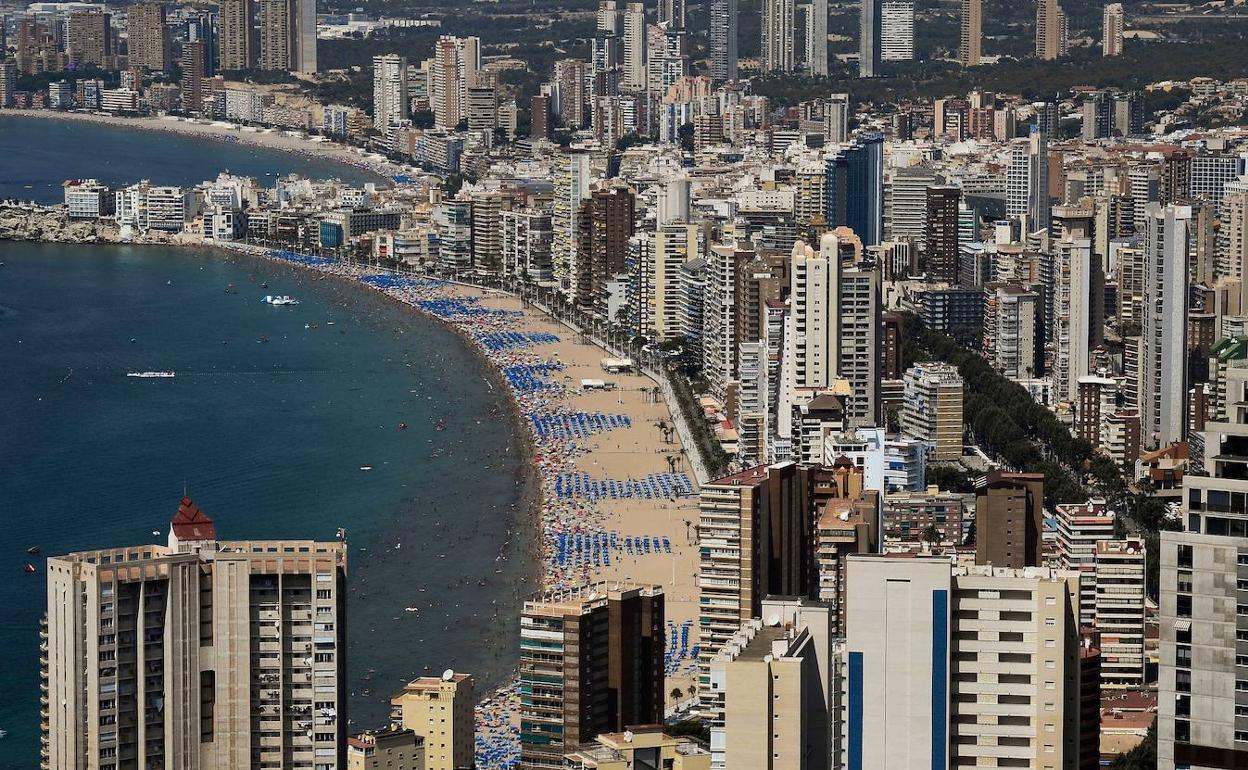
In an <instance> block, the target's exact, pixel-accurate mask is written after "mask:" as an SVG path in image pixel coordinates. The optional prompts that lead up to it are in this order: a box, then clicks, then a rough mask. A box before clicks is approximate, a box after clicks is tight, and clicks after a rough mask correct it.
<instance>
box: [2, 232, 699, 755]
mask: <svg viewBox="0 0 1248 770" xmlns="http://www.w3.org/2000/svg"><path fill="white" fill-rule="evenodd" d="M47 211H48V210H47V209H41V210H40V211H39V212H35V215H39V214H46V213H47ZM65 235H67V233H65V232H42V233H40V234H39V235H38V236H37V237H35V238H34V239H33V240H39V241H43V242H68V243H74V242H75V241H74V240H66V239H65V237H64V236H65ZM0 238H3V236H0ZM5 239H7V240H14V241H17V240H20V239H18V238H5ZM110 242H111V241H110ZM124 243H127V244H130V245H163V246H178V247H181V248H188V249H191V250H192V251H196V250H202V251H203V252H204V253H212V254H217V255H222V256H230V255H242V256H246V257H251V258H258V259H260V260H263V261H265V262H269V263H272V264H276V265H281V266H285V267H290V268H297V269H298V270H299V271H300V272H306V273H308V274H316V275H318V276H320V277H330V278H333V279H337V280H340V281H342V282H344V283H349V284H352V285H354V286H357V287H360V286H362V287H367V288H371V289H373V290H374V291H375V292H376V293H377V294H380V295H382V296H383V297H385V298H387V299H389V300H390V301H391V302H394V303H397V304H399V305H404V306H406V307H407V309H408V310H409V311H411V312H414V313H416V314H418V315H420V316H422V317H424V318H427V319H431V320H434V321H437V322H438V323H439V325H441V326H442V327H443V328H446V329H448V330H451V331H453V332H455V333H456V334H457V335H458V336H459V338H460V340H461V341H462V342H463V343H464V344H466V345H467V347H468V349H469V350H470V351H471V352H472V354H473V356H474V358H475V359H476V360H477V361H478V362H479V363H480V364H486V365H485V366H484V368H483V371H482V374H483V375H484V376H485V378H486V381H487V382H488V383H489V384H490V386H491V387H492V388H495V389H498V388H505V389H506V391H507V397H506V398H505V399H503V400H504V401H506V402H507V403H508V407H506V408H505V412H506V415H505V417H504V419H506V420H507V421H508V425H509V428H510V430H511V434H512V435H513V436H514V437H515V439H516V441H517V444H518V446H519V448H520V452H521V457H520V461H521V462H522V463H523V464H524V465H525V466H527V467H526V468H524V469H523V470H522V474H521V475H522V476H523V480H522V481H521V480H519V479H518V485H519V487H520V488H519V489H518V490H517V491H518V499H517V506H518V510H517V512H516V515H515V521H516V524H515V530H514V531H513V532H512V533H511V536H512V537H521V538H524V541H523V542H522V543H519V544H517V545H518V546H519V548H518V552H519V553H523V554H524V555H525V557H526V559H528V560H529V563H526V564H525V565H524V567H523V569H522V570H521V572H522V575H523V577H522V579H521V582H522V583H524V584H527V579H526V578H527V576H529V575H535V576H536V580H535V581H534V585H532V586H529V585H524V586H523V587H522V586H516V590H515V591H514V593H513V596H514V597H515V598H516V602H517V606H516V607H515V610H514V611H515V612H516V613H517V614H519V612H520V609H521V606H522V604H523V602H524V600H525V599H526V598H529V597H531V596H533V595H537V594H540V593H543V592H545V591H550V590H575V589H576V588H579V587H581V586H585V585H588V584H590V583H593V582H598V581H604V580H605V581H624V582H636V583H646V584H654V585H660V586H662V587H663V590H664V593H665V595H666V598H667V601H666V605H667V618H666V625H667V627H666V633H665V663H666V668H667V685H666V686H667V687H670V688H672V689H681V688H684V687H691V686H692V684H693V683H694V682H695V681H696V675H695V673H694V666H695V662H696V658H697V651H698V646H697V592H696V572H697V563H698V562H697V548H696V538H695V537H693V536H692V535H691V534H690V532H691V529H690V527H691V524H694V523H696V521H697V500H696V494H697V491H696V484H697V480H696V479H697V476H698V475H699V474H698V473H696V472H695V465H694V462H693V461H692V460H691V459H690V455H689V454H688V452H687V450H686V448H685V446H684V445H683V444H682V442H681V441H680V440H679V437H678V438H677V439H676V440H675V441H673V439H672V437H671V435H670V429H669V432H668V433H665V431H664V425H669V424H671V423H673V422H675V421H676V417H675V416H674V415H673V413H672V412H671V411H670V410H669V408H668V404H667V402H666V401H665V400H664V399H662V398H659V397H658V396H657V395H655V394H654V393H653V392H652V391H657V390H658V389H657V388H655V387H654V386H655V385H656V384H657V383H656V382H655V381H654V380H653V379H651V378H650V377H649V376H647V375H645V374H643V373H641V372H627V373H616V374H609V375H606V377H607V378H609V379H610V381H611V384H612V387H611V388H609V389H606V390H598V389H593V388H588V387H585V386H584V385H583V383H584V382H585V380H586V379H599V378H603V377H604V374H605V373H604V372H603V371H602V370H601V367H600V365H599V364H600V361H601V360H602V358H603V357H604V356H610V355H611V354H610V353H609V352H607V351H606V349H604V348H602V347H600V346H599V344H598V343H596V342H594V341H592V340H590V339H588V338H586V337H584V336H583V335H581V334H578V333H576V332H575V331H574V330H571V329H569V328H567V327H565V326H563V325H562V324H560V322H559V321H558V320H556V319H555V318H553V317H551V316H549V315H547V314H546V313H545V312H544V311H543V310H542V309H541V308H539V307H537V306H532V305H527V304H524V303H523V302H522V300H521V299H520V298H519V297H517V296H514V295H510V294H506V293H504V292H498V291H493V290H487V289H481V288H477V287H471V286H469V285H466V284H456V283H451V282H447V281H443V280H440V279H426V278H417V277H415V276H407V275H403V274H398V273H391V272H387V271H384V270H380V269H371V268H363V267H356V266H352V265H349V264H343V263H337V262H331V261H329V260H323V259H319V258H314V257H305V256H302V255H295V254H292V253H290V252H281V251H276V250H270V249H266V248H264V247H260V246H256V245H252V244H245V243H211V242H209V243H205V242H202V241H190V240H186V239H178V238H173V239H165V238H160V239H158V240H155V241H147V242H144V241H142V240H137V241H125V242H124ZM677 433H679V432H677ZM655 455H659V457H656V456H655ZM662 460H667V462H666V463H664V462H662ZM682 468H687V469H688V470H689V471H690V473H691V474H692V476H693V477H694V479H693V480H691V479H690V478H689V474H685V473H682V472H679V469H682ZM669 470H670V471H671V472H670V473H669V472H668V471H669ZM604 474H605V476H604ZM690 498H692V501H691V500H690ZM682 524H683V525H684V526H683V528H682V526H681V525H682ZM643 542H644V544H645V545H644V550H643V546H642V543H643ZM669 561H670V566H669ZM669 571H670V578H669ZM678 640H679V641H678ZM691 641H692V645H691V644H690V643H691ZM511 652H514V647H512V646H508V645H506V644H504V646H503V647H502V649H500V650H499V654H500V655H508V654H509V653H511ZM517 668H518V659H516V660H514V661H513V664H512V665H511V666H504V667H502V669H503V670H509V671H511V672H512V673H511V674H510V675H505V676H504V678H503V680H502V682H501V683H499V684H497V685H496V686H494V687H492V688H486V689H484V690H481V691H479V692H478V704H479V705H478V706H477V715H478V736H479V737H481V738H483V739H484V741H485V746H486V748H484V749H483V751H485V752H486V754H487V755H488V757H489V759H490V760H497V758H498V754H497V752H503V753H504V754H506V755H507V756H518V752H519V743H518V741H519V734H518V728H519V724H518V718H517V715H518V713H519V710H520V709H519V692H518V689H517V682H518V679H517V678H516V676H515V671H516V670H517ZM482 684H487V683H486V682H482ZM488 684H490V685H493V684H494V683H493V682H489V683H488ZM481 759H482V761H480V762H479V763H478V764H479V765H481V766H483V767H488V766H492V764H491V763H490V762H488V761H485V757H482V758H481Z"/></svg>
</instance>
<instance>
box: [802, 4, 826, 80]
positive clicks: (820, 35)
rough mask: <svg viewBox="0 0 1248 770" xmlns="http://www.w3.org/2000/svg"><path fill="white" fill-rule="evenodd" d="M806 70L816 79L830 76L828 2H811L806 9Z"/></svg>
mask: <svg viewBox="0 0 1248 770" xmlns="http://www.w3.org/2000/svg"><path fill="white" fill-rule="evenodd" d="M806 14H807V18H806V29H807V30H808V34H807V35H806V69H807V71H808V72H809V73H810V74H811V75H814V76H816V77H826V76H827V74H828V0H810V5H809V6H808V7H807V9H806Z"/></svg>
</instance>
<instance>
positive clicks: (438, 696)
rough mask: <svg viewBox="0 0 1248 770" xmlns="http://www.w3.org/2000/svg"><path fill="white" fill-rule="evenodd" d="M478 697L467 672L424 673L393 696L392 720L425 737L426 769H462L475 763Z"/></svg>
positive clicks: (391, 703)
mask: <svg viewBox="0 0 1248 770" xmlns="http://www.w3.org/2000/svg"><path fill="white" fill-rule="evenodd" d="M475 701H476V698H475V697H474V693H473V680H472V677H471V676H469V675H468V674H461V673H456V672H454V671H449V670H448V671H447V672H446V673H444V674H443V675H442V676H441V677H434V676H422V677H420V678H419V679H414V680H412V681H411V682H408V683H407V685H405V686H404V687H403V689H402V690H401V691H400V692H399V693H398V694H397V695H395V696H394V697H393V698H391V699H390V712H391V713H390V721H391V722H392V723H393V724H394V725H396V726H398V727H401V728H403V729H405V730H411V731H412V732H414V733H415V734H416V735H419V736H421V737H422V738H424V739H425V763H424V766H423V767H424V770H460V768H465V767H472V763H473V751H474V745H473V744H474V742H475V733H476V720H475V718H474V717H475V714H474V713H473V709H474V707H475V706H476V702H475Z"/></svg>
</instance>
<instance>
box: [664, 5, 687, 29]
mask: <svg viewBox="0 0 1248 770" xmlns="http://www.w3.org/2000/svg"><path fill="white" fill-rule="evenodd" d="M659 23H660V24H667V25H668V26H670V27H675V28H677V29H684V28H685V0H659Z"/></svg>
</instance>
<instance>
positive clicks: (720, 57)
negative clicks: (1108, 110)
mask: <svg viewBox="0 0 1248 770" xmlns="http://www.w3.org/2000/svg"><path fill="white" fill-rule="evenodd" d="M710 13H711V40H710V43H711V77H712V78H714V79H715V80H736V79H737V16H738V11H737V0H711V4H710Z"/></svg>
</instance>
